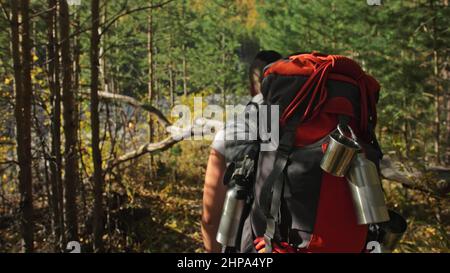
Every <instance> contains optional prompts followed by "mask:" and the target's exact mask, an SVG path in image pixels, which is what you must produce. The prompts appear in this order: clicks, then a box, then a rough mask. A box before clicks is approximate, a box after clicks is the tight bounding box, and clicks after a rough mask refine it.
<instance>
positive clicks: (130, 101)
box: [98, 92, 172, 127]
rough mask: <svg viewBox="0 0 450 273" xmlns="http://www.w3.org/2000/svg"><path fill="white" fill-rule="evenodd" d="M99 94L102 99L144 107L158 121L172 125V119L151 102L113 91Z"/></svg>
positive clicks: (165, 125)
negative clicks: (144, 101) (143, 101)
mask: <svg viewBox="0 0 450 273" xmlns="http://www.w3.org/2000/svg"><path fill="white" fill-rule="evenodd" d="M98 96H99V97H100V98H101V99H106V100H112V101H120V102H123V103H126V104H129V105H131V106H133V107H136V108H142V109H144V110H145V111H147V112H150V113H151V114H153V115H155V116H156V117H157V119H158V121H159V122H160V123H161V124H162V125H163V126H164V127H167V126H170V125H172V124H171V123H170V121H169V120H168V119H167V118H166V117H165V116H164V114H163V113H162V112H161V111H160V110H158V109H157V108H155V107H153V106H151V105H150V104H147V103H142V102H140V101H138V100H136V99H135V98H132V97H130V96H125V95H118V94H113V93H109V92H98Z"/></svg>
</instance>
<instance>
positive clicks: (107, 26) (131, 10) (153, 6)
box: [100, 0, 174, 36]
mask: <svg viewBox="0 0 450 273" xmlns="http://www.w3.org/2000/svg"><path fill="white" fill-rule="evenodd" d="M173 1H174V0H168V1H165V2H163V3H160V4H156V5H151V6H145V7H139V8H134V9H130V10H126V11H125V12H124V13H122V14H119V15H117V16H115V17H113V18H112V19H111V20H110V21H109V22H108V23H106V24H105V25H104V26H103V28H102V32H101V33H100V36H102V35H103V34H104V33H105V32H107V31H108V29H109V28H110V27H111V26H112V25H113V24H114V23H115V22H116V21H117V20H119V19H120V18H122V17H123V16H126V15H129V14H131V13H134V12H139V11H144V10H147V9H156V8H161V7H163V6H165V5H167V4H169V3H171V2H173Z"/></svg>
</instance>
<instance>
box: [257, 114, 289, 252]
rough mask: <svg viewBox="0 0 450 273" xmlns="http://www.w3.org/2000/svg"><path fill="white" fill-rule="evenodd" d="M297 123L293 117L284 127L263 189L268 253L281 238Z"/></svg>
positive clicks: (262, 196)
mask: <svg viewBox="0 0 450 273" xmlns="http://www.w3.org/2000/svg"><path fill="white" fill-rule="evenodd" d="M296 123H297V119H295V117H294V118H291V119H290V121H289V122H288V123H287V124H286V126H285V128H284V129H283V134H282V137H281V139H280V143H279V144H278V149H277V153H276V156H275V163H274V167H273V169H272V172H271V173H270V174H269V176H268V177H267V179H266V181H265V183H264V186H263V188H262V191H261V199H260V207H261V208H263V210H264V214H265V216H266V231H265V234H264V241H265V251H266V253H272V241H273V240H274V239H275V240H279V239H280V238H277V237H278V230H277V227H278V224H279V221H280V207H281V195H282V193H283V187H284V182H285V181H284V179H285V175H284V170H285V168H286V165H287V162H288V159H289V155H290V153H291V151H292V148H293V146H294V142H295V133H296V128H297V127H296ZM269 202H270V204H269ZM275 235H277V237H276V236H275Z"/></svg>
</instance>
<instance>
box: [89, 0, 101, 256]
mask: <svg viewBox="0 0 450 273" xmlns="http://www.w3.org/2000/svg"><path fill="white" fill-rule="evenodd" d="M91 18H92V31H91V54H90V61H91V128H92V129H91V131H92V157H93V161H94V177H93V179H94V215H93V217H94V223H93V226H94V252H102V251H103V239H102V237H103V232H104V226H103V176H102V155H101V152H100V120H99V113H98V104H99V103H98V85H99V50H100V49H99V44H100V35H99V20H100V12H99V0H93V1H92V2H91Z"/></svg>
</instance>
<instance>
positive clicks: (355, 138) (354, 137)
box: [337, 124, 358, 142]
mask: <svg viewBox="0 0 450 273" xmlns="http://www.w3.org/2000/svg"><path fill="white" fill-rule="evenodd" d="M346 127H347V129H348V130H349V131H350V134H351V135H352V140H353V141H355V142H357V141H358V139H357V137H356V135H355V133H354V132H353V130H352V128H351V127H350V126H348V125H347V126H346ZM337 129H338V131H339V133H340V134H341V135H342V136H344V137H346V138H349V137H347V136H346V135H345V134H344V131H343V130H342V125H341V124H338V126H337Z"/></svg>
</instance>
